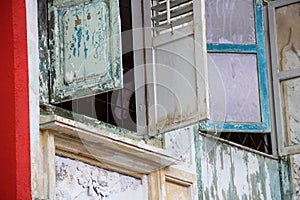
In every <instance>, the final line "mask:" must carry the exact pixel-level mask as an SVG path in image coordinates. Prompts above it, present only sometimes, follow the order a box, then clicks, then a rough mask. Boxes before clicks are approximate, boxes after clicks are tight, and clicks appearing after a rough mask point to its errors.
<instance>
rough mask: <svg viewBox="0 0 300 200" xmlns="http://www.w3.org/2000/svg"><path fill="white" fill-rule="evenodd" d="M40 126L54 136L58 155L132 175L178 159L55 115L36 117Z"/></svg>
mask: <svg viewBox="0 0 300 200" xmlns="http://www.w3.org/2000/svg"><path fill="white" fill-rule="evenodd" d="M40 130H41V131H42V132H43V131H48V132H49V133H51V134H53V136H54V143H55V152H56V154H58V155H63V156H68V157H73V158H79V159H80V158H84V159H81V160H89V161H93V162H92V164H95V163H96V164H98V165H101V166H102V167H105V166H106V167H105V168H109V169H112V170H116V171H120V172H127V173H130V174H133V175H138V174H149V173H150V172H153V171H156V170H158V169H160V168H163V167H166V166H170V165H172V164H175V163H177V162H178V160H177V159H176V158H174V157H172V156H171V155H170V154H169V153H168V152H167V151H166V150H164V149H160V148H157V147H154V146H150V145H148V144H145V142H144V141H135V140H132V139H129V138H126V137H123V136H120V135H116V134H114V133H112V132H110V131H108V130H105V129H101V128H95V127H92V126H88V125H85V124H83V123H80V122H76V121H73V120H70V119H66V118H63V117H60V116H57V115H47V116H43V115H42V116H41V117H40Z"/></svg>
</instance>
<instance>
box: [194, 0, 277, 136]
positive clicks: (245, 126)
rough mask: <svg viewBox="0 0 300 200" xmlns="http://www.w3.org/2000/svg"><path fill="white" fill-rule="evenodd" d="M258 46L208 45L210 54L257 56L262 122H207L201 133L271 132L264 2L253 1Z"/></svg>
mask: <svg viewBox="0 0 300 200" xmlns="http://www.w3.org/2000/svg"><path fill="white" fill-rule="evenodd" d="M253 3H254V16H255V21H254V22H255V30H256V33H255V34H256V44H223V43H222V44H215V43H208V44H207V52H208V53H245V54H246V53H249V54H250V53H251V54H256V55H257V65H258V86H259V97H260V110H261V122H260V123H243V122H241V123H240V122H238V123H237V122H234V123H233V122H214V121H210V120H205V121H202V122H200V130H201V131H222V132H255V133H257V132H261V133H267V132H270V131H271V127H270V105H269V91H268V74H267V63H266V50H265V35H264V23H263V2H262V0H253Z"/></svg>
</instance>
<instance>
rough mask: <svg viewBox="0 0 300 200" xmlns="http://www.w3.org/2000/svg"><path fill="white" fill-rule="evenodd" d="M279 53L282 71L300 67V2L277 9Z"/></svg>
mask: <svg viewBox="0 0 300 200" xmlns="http://www.w3.org/2000/svg"><path fill="white" fill-rule="evenodd" d="M276 29H277V51H278V52H277V54H278V63H279V64H278V67H279V70H280V71H284V70H291V69H295V68H299V67H300V62H299V59H300V3H295V4H291V5H288V6H284V7H280V8H277V9H276Z"/></svg>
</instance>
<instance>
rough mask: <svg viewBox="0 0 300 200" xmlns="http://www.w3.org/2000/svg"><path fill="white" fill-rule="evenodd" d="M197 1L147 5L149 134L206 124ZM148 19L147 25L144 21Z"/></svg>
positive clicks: (165, 0)
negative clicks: (200, 121)
mask: <svg viewBox="0 0 300 200" xmlns="http://www.w3.org/2000/svg"><path fill="white" fill-rule="evenodd" d="M203 5H204V2H203V1H202V0H201V1H200V0H199V1H198V0H197V1H192V0H155V1H150V0H146V1H145V3H144V6H146V7H145V9H144V14H145V20H146V22H145V26H149V27H151V31H149V30H147V29H146V31H145V32H146V34H145V39H146V41H145V42H146V48H147V51H146V75H147V84H148V90H147V95H148V115H149V117H148V118H149V132H150V135H154V134H157V133H161V132H165V131H168V130H171V129H174V128H178V127H179V126H184V125H187V124H189V123H193V122H196V121H198V120H199V119H206V118H207V116H206V114H207V105H206V99H207V93H206V83H207V81H206V77H207V76H206V73H207V70H206V69H205V67H206V64H205V63H206V57H205V53H204V52H205V46H206V45H205V40H204V38H205V37H204V34H203V30H202V21H203V13H204V12H203V9H204V6H203ZM149 19H151V21H150V20H149Z"/></svg>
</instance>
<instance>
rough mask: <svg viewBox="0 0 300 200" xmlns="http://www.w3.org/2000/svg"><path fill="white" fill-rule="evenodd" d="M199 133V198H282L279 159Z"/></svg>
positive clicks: (246, 199) (197, 146)
mask: <svg viewBox="0 0 300 200" xmlns="http://www.w3.org/2000/svg"><path fill="white" fill-rule="evenodd" d="M198 137H199V138H198V140H199V144H198V145H196V148H198V149H197V150H196V151H197V152H198V153H199V154H200V155H198V157H197V158H198V159H200V162H197V163H198V169H197V170H198V173H199V174H198V178H200V179H201V180H200V181H198V183H201V186H199V185H198V187H199V193H201V194H202V196H200V197H199V199H245V200H248V199H276V200H277V199H282V198H281V197H282V194H281V187H282V186H281V184H280V183H281V182H282V181H283V180H282V178H281V175H280V165H279V160H276V159H272V158H269V157H265V156H262V155H259V154H256V153H254V152H249V151H245V150H243V149H240V148H238V147H234V146H231V145H229V144H226V143H222V142H221V141H218V140H215V139H213V138H208V137H205V136H202V135H198ZM201 191H202V192H201Z"/></svg>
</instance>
